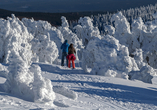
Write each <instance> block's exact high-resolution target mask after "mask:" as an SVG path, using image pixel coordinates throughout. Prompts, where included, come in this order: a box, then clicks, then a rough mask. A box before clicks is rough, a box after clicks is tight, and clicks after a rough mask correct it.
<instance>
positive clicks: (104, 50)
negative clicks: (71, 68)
mask: <svg viewBox="0 0 157 110" xmlns="http://www.w3.org/2000/svg"><path fill="white" fill-rule="evenodd" d="M117 62H118V63H117ZM86 65H87V67H91V68H92V71H91V73H92V74H98V75H104V76H111V77H119V78H125V79H127V78H128V75H127V73H128V72H130V71H132V70H139V69H138V67H137V64H136V62H135V60H134V59H133V58H131V57H130V56H129V51H128V48H127V47H125V46H124V45H121V44H119V41H118V40H117V39H115V38H114V37H112V36H110V35H107V36H104V38H103V39H102V40H99V39H94V40H91V41H90V42H89V43H88V45H87V48H86V50H84V52H83V60H82V68H83V69H84V70H86V68H85V67H86Z"/></svg>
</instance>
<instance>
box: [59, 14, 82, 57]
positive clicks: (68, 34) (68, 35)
mask: <svg viewBox="0 0 157 110" xmlns="http://www.w3.org/2000/svg"><path fill="white" fill-rule="evenodd" d="M61 19H62V26H61V27H59V30H60V31H61V33H62V34H63V37H64V39H66V40H68V43H69V44H71V43H72V44H73V45H74V48H75V49H76V59H77V60H78V59H81V50H82V49H83V46H82V41H81V40H80V39H79V38H78V37H77V35H76V34H74V33H73V32H72V31H71V30H70V29H69V24H68V21H67V20H66V18H65V17H64V16H62V17H61Z"/></svg>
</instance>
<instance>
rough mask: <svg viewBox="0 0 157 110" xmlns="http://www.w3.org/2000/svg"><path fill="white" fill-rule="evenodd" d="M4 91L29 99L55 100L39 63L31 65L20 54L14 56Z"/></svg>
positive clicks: (39, 101) (35, 100)
mask: <svg viewBox="0 0 157 110" xmlns="http://www.w3.org/2000/svg"><path fill="white" fill-rule="evenodd" d="M8 69H9V73H8V77H7V80H6V82H5V83H4V84H3V88H4V91H6V92H8V93H12V94H14V95H16V96H18V97H21V98H22V99H24V100H27V101H34V102H38V103H48V102H53V100H54V99H55V93H54V92H53V90H52V84H51V81H50V80H49V79H46V78H43V77H42V75H41V69H40V67H39V66H37V65H32V66H31V67H29V66H28V65H27V64H26V63H25V62H24V61H23V60H22V59H21V58H20V57H19V56H18V55H17V56H14V57H13V58H12V61H11V63H10V65H9V68H8Z"/></svg>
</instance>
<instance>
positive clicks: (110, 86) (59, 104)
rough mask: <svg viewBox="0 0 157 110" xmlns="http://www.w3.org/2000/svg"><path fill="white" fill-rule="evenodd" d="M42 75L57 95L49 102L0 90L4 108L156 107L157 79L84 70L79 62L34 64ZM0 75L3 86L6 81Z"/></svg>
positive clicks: (86, 109)
mask: <svg viewBox="0 0 157 110" xmlns="http://www.w3.org/2000/svg"><path fill="white" fill-rule="evenodd" d="M35 64H36V65H39V66H40V67H41V70H42V76H43V77H46V78H48V79H50V80H51V83H52V85H53V90H54V92H55V95H56V98H55V100H54V102H53V103H51V104H49V105H46V104H42V103H35V102H30V101H25V100H23V99H22V98H20V97H18V96H15V95H12V94H9V93H6V92H2V88H1V92H0V109H1V110H28V109H30V110H156V109H157V103H156V102H157V94H156V93H157V85H156V84H157V82H155V81H157V80H155V77H154V79H153V84H148V83H144V82H141V81H137V80H134V81H130V80H126V79H121V78H112V77H104V76H98V75H90V74H86V73H84V71H83V70H82V69H81V68H80V67H79V66H80V65H78V62H76V69H71V68H67V67H62V66H60V65H56V64H45V63H35ZM5 80H6V79H5V78H4V77H3V76H1V77H0V83H1V85H2V84H3V83H4V82H5Z"/></svg>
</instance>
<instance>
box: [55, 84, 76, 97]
mask: <svg viewBox="0 0 157 110" xmlns="http://www.w3.org/2000/svg"><path fill="white" fill-rule="evenodd" d="M53 91H54V92H55V93H58V94H61V95H63V96H66V97H68V98H71V99H77V94H76V93H75V92H74V91H72V90H69V89H68V88H65V87H63V86H54V87H53Z"/></svg>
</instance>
